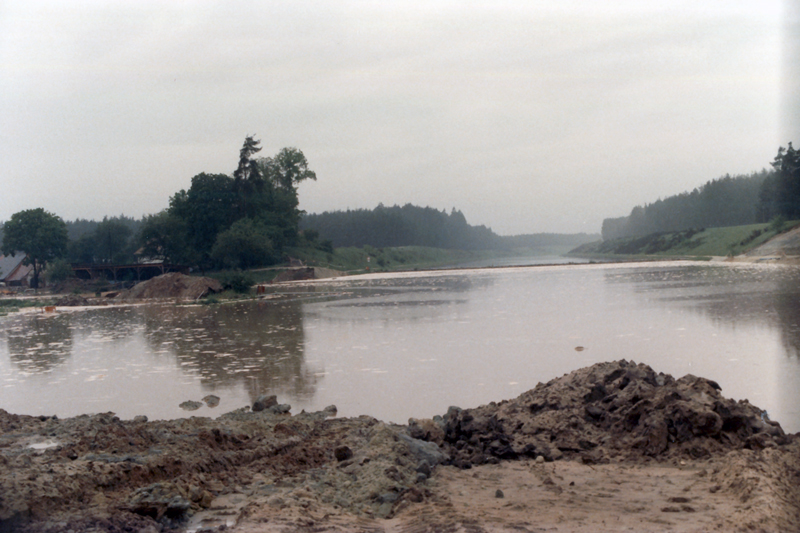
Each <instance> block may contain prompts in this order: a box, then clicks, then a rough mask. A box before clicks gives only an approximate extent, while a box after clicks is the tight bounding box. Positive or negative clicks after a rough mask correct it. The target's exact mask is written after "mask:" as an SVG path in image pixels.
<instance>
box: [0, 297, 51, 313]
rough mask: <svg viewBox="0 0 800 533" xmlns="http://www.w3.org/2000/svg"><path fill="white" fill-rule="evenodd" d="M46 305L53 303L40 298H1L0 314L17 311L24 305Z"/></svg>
mask: <svg viewBox="0 0 800 533" xmlns="http://www.w3.org/2000/svg"><path fill="white" fill-rule="evenodd" d="M46 305H51V302H50V301H45V300H38V299H29V300H27V299H26V300H20V299H18V298H0V316H5V315H7V314H9V313H14V312H17V311H19V310H20V309H22V308H23V307H44V306H46Z"/></svg>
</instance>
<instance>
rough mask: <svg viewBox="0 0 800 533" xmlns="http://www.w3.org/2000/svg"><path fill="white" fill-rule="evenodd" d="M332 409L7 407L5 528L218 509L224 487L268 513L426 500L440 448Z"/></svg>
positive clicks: (2, 442)
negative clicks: (79, 410) (190, 412)
mask: <svg viewBox="0 0 800 533" xmlns="http://www.w3.org/2000/svg"><path fill="white" fill-rule="evenodd" d="M335 412H336V408H335V407H334V406H331V407H329V408H327V409H325V410H324V411H321V412H318V413H301V414H298V415H295V416H290V415H288V414H275V412H271V411H270V410H268V409H267V410H264V411H260V412H252V411H250V410H247V409H242V410H239V411H234V412H232V413H228V414H225V415H223V416H221V417H220V418H218V419H216V420H212V419H208V418H198V417H192V418H190V419H183V420H173V421H153V422H149V421H147V419H146V418H145V417H136V418H135V419H134V420H132V421H123V420H120V419H119V418H118V417H116V416H114V413H105V414H99V415H93V416H86V415H84V416H79V417H75V418H70V419H63V420H60V419H57V418H55V417H45V416H42V417H31V416H23V415H13V414H9V413H7V412H5V411H3V410H2V409H0V531H6V530H12V531H18V530H19V531H30V532H34V531H35V532H39V531H51V530H52V531H56V530H57V531H66V530H67V529H73V530H75V531H82V530H85V527H86V525H87V524H103V525H102V526H101V527H100V529H99V530H100V531H106V530H109V531H111V530H113V531H122V530H125V531H127V530H128V529H125V528H127V527H128V526H129V525H131V524H136V525H137V527H136V528H134V529H133V530H132V531H138V530H139V529H140V528H143V527H144V526H146V525H147V524H150V525H151V526H157V528H158V529H156V530H161V528H162V527H166V528H173V527H178V526H182V525H185V524H186V521H187V520H188V519H189V518H190V517H192V516H193V515H198V514H202V513H204V512H205V513H210V512H212V511H213V510H214V509H216V508H217V507H220V506H221V504H220V503H219V502H220V501H224V500H225V496H229V497H233V498H234V499H235V498H238V499H240V500H244V499H245V498H246V497H247V498H250V499H254V500H258V501H260V502H261V503H262V504H263V505H264V506H265V507H266V508H268V509H274V511H272V512H273V513H274V512H277V511H278V510H280V509H288V508H292V509H294V508H297V509H300V510H301V511H304V512H305V511H311V510H314V509H316V508H319V507H321V506H322V507H331V508H332V507H336V508H338V509H341V510H346V511H347V512H348V513H352V514H354V515H365V516H375V517H385V516H387V515H389V514H390V513H391V512H392V509H393V507H394V505H395V504H396V503H398V502H399V501H401V500H402V499H403V498H409V497H411V498H415V499H421V498H422V496H423V493H424V488H422V487H420V486H419V483H422V482H424V481H425V479H427V477H428V476H429V475H430V473H431V468H433V467H435V466H436V464H437V463H438V462H441V461H442V460H444V459H445V456H444V454H443V453H442V452H441V451H440V450H439V449H438V448H437V447H436V446H435V445H433V444H432V443H428V442H422V441H415V440H414V439H411V438H410V437H408V436H407V435H405V433H404V431H403V428H402V427H401V426H393V425H389V424H384V423H383V422H380V421H378V420H375V419H374V418H370V417H359V418H349V419H331V418H329V417H330V416H333V415H335ZM421 463H425V465H424V466H423V468H422V470H423V472H427V473H420V472H418V470H419V466H420V464H421ZM356 478H357V479H358V482H357V483H354V480H355V479H356ZM239 511H241V512H242V513H246V512H247V509H241V508H240V509H238V511H237V512H239ZM222 523H225V522H224V520H223V522H222ZM65 524H66V525H65Z"/></svg>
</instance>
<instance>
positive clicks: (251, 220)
mask: <svg viewBox="0 0 800 533" xmlns="http://www.w3.org/2000/svg"><path fill="white" fill-rule="evenodd" d="M260 150H261V147H260V146H259V141H257V140H256V139H254V137H253V136H248V137H247V138H246V139H245V142H244V145H243V146H242V149H241V150H240V152H239V163H238V166H237V168H236V170H235V171H234V173H233V176H232V177H230V176H226V175H224V174H213V175H210V174H198V175H197V176H195V177H194V178H192V185H191V187H190V188H189V190H188V191H185V190H182V191H180V192H178V193H176V194H175V195H174V196H173V197H172V198H171V199H170V207H169V209H168V210H167V212H166V213H167V215H168V216H170V217H174V220H173V221H172V222H170V224H171V225H170V226H169V227H165V228H164V226H167V224H164V225H163V226H162V228H163V231H160V232H155V231H153V232H151V233H150V234H148V236H145V235H144V230H143V235H142V237H141V239H140V242H141V243H142V244H146V243H148V242H149V243H151V244H152V245H153V247H155V248H158V247H160V248H161V249H162V250H167V249H169V248H170V246H168V245H167V242H168V241H171V242H173V243H174V244H177V243H178V242H181V241H182V242H185V243H186V249H185V250H184V251H183V252H180V251H176V252H174V253H173V254H172V255H173V256H175V257H181V258H182V259H183V261H182V262H189V263H190V264H198V265H200V266H201V267H203V268H205V267H213V266H223V267H228V268H252V267H253V266H258V265H265V264H271V263H273V262H274V261H276V260H277V258H278V257H280V255H281V253H282V250H283V248H284V247H285V246H291V245H294V244H295V243H296V242H297V239H298V224H299V220H300V214H301V212H300V210H299V209H298V205H299V202H298V198H297V185H298V183H300V182H302V181H303V180H306V179H316V175H315V174H314V172H313V171H311V170H309V169H308V161H307V160H306V158H305V156H304V155H303V152H301V151H300V150H298V149H296V148H284V149H282V150H281V151H280V152H278V154H276V155H275V156H274V157H272V158H261V159H254V156H255V154H256V153H257V152H258V151H260ZM175 221H180V223H181V224H182V228H183V229H181V227H180V226H181V224H178V223H177V222H175ZM240 221H242V222H240ZM151 226H155V222H153V223H152V224H150V225H146V226H145V228H146V229H148V230H150V229H153V228H152V227H151ZM153 234H156V236H157V238H155V237H154V236H153ZM181 235H183V237H181ZM172 248H175V246H172ZM186 250H192V252H193V253H194V255H192V256H191V257H190V254H187V253H185V252H186ZM165 255H166V253H165Z"/></svg>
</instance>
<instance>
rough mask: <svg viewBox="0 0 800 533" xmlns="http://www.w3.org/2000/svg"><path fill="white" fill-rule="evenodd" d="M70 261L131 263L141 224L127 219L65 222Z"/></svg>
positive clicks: (108, 218)
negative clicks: (135, 236) (136, 236)
mask: <svg viewBox="0 0 800 533" xmlns="http://www.w3.org/2000/svg"><path fill="white" fill-rule="evenodd" d="M66 224H67V236H68V237H69V244H68V246H67V257H68V258H69V260H70V261H71V262H73V263H83V264H94V263H132V262H133V261H135V257H134V252H135V249H136V244H137V241H136V240H135V239H134V238H133V236H134V235H136V234H138V232H139V229H140V226H141V221H139V220H136V219H134V218H131V217H126V216H125V215H120V216H117V217H103V220H102V221H100V222H97V221H95V220H85V219H76V220H74V221H72V222H66Z"/></svg>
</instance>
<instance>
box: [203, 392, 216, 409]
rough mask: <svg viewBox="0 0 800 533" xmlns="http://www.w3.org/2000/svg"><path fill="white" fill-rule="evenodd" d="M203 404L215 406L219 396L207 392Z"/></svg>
mask: <svg viewBox="0 0 800 533" xmlns="http://www.w3.org/2000/svg"><path fill="white" fill-rule="evenodd" d="M203 401H204V402H205V404H206V405H207V406H209V407H216V406H218V405H219V396H215V395H213V394H209V395H208V396H205V397H204V398H203Z"/></svg>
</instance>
